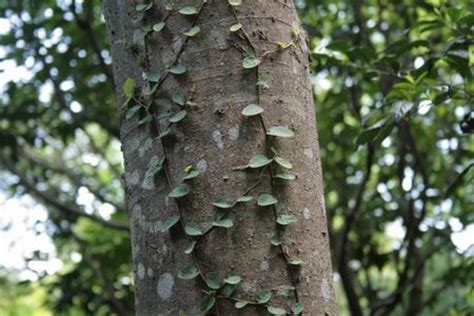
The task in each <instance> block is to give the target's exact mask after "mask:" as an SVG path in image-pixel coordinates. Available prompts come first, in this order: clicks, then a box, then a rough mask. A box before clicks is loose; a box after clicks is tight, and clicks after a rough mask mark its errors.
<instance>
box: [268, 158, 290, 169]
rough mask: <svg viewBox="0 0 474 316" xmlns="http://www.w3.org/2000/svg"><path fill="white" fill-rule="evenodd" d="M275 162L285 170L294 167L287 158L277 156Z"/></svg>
mask: <svg viewBox="0 0 474 316" xmlns="http://www.w3.org/2000/svg"><path fill="white" fill-rule="evenodd" d="M273 159H274V160H275V162H276V163H277V164H279V165H280V166H282V167H283V168H286V169H291V168H293V165H292V164H291V162H289V161H288V160H287V159H285V158H282V157H278V156H276V157H275V158H273Z"/></svg>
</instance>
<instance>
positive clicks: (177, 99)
mask: <svg viewBox="0 0 474 316" xmlns="http://www.w3.org/2000/svg"><path fill="white" fill-rule="evenodd" d="M171 100H173V102H174V103H176V104H179V105H185V104H186V96H185V95H184V93H183V92H182V91H176V92H174V93H173V95H172V96H171Z"/></svg>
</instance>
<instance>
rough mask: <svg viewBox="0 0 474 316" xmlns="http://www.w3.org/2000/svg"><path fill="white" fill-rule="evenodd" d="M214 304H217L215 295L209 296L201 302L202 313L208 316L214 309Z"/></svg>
mask: <svg viewBox="0 0 474 316" xmlns="http://www.w3.org/2000/svg"><path fill="white" fill-rule="evenodd" d="M214 304H216V297H215V296H214V295H213V294H210V295H207V296H206V297H205V298H204V299H203V300H202V301H201V305H200V309H201V312H203V313H204V314H206V313H207V312H208V311H210V310H211V309H212V308H213V307H214Z"/></svg>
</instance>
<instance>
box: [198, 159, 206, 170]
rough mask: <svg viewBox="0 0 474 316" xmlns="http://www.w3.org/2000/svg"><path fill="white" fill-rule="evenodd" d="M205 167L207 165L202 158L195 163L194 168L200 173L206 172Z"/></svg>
mask: <svg viewBox="0 0 474 316" xmlns="http://www.w3.org/2000/svg"><path fill="white" fill-rule="evenodd" d="M207 167H208V164H207V161H206V160H204V159H201V160H199V161H198V162H197V164H196V168H197V170H198V171H199V172H200V173H204V172H206V170H207Z"/></svg>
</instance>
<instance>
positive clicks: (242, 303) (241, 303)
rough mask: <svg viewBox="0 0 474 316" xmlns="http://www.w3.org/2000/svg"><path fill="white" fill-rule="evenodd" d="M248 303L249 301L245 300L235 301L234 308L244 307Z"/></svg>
mask: <svg viewBox="0 0 474 316" xmlns="http://www.w3.org/2000/svg"><path fill="white" fill-rule="evenodd" d="M248 304H249V302H247V301H237V302H235V305H234V306H235V308H237V309H241V308H244V307H245V306H247V305H248Z"/></svg>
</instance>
